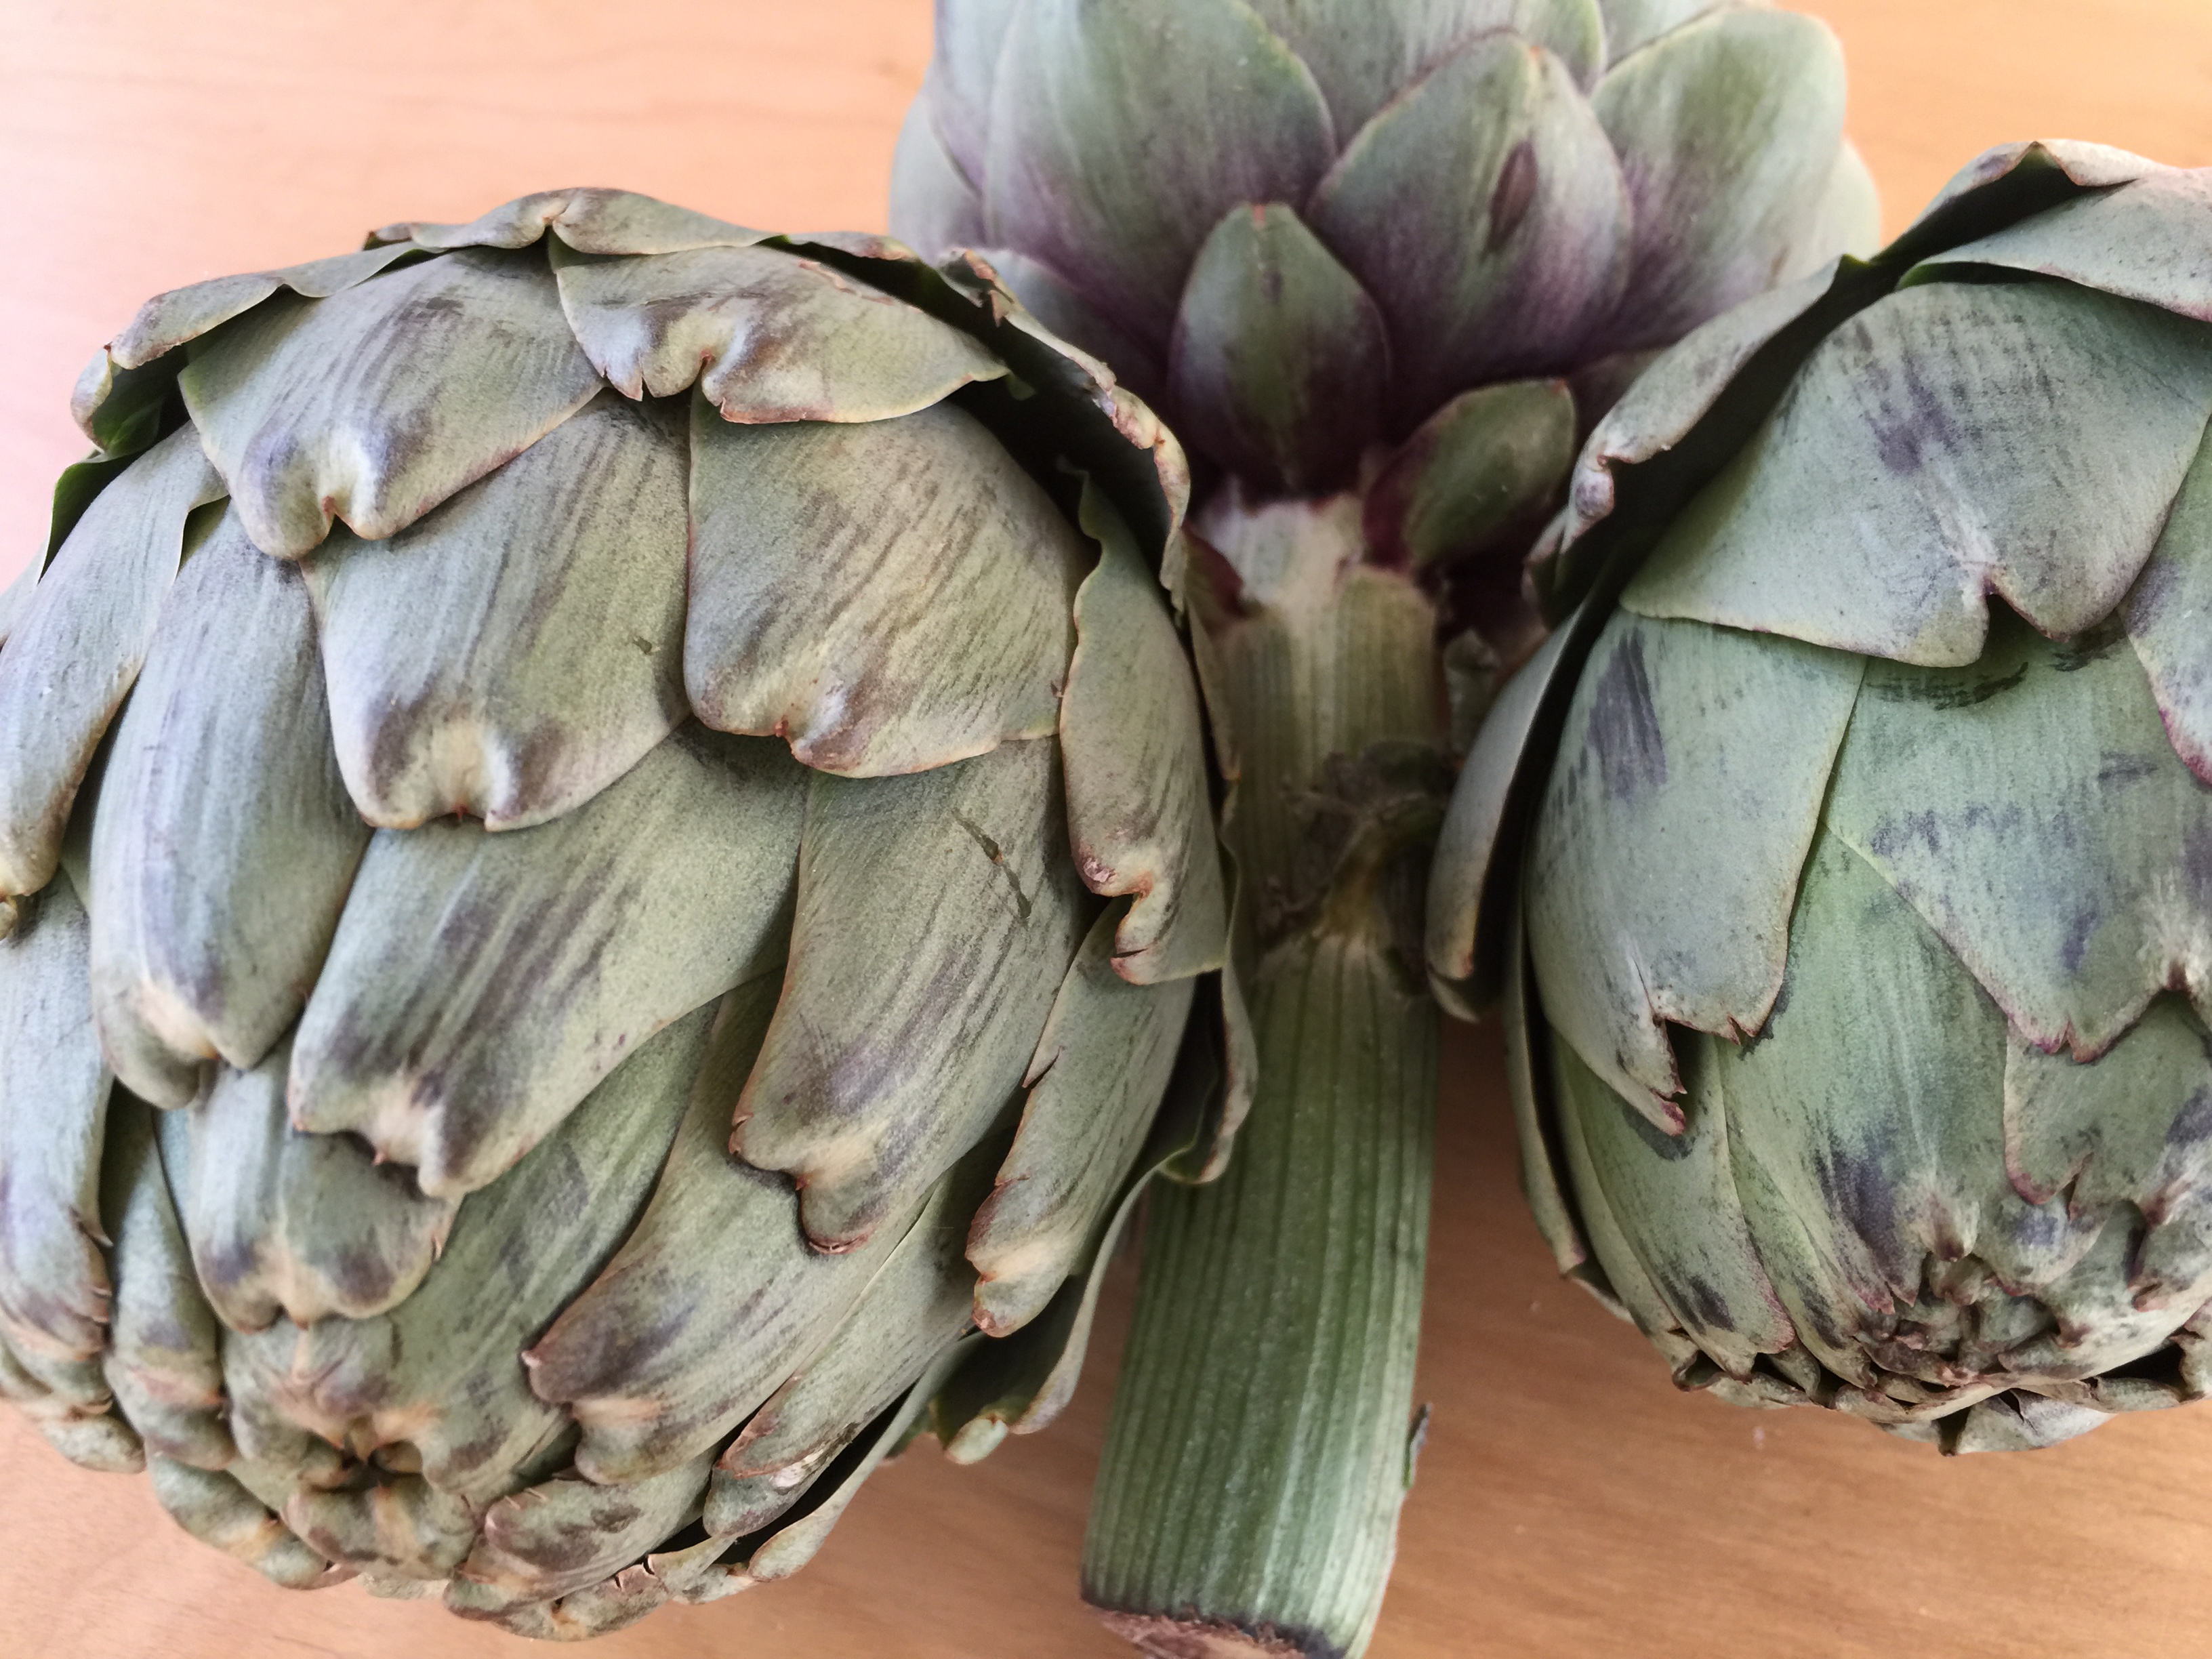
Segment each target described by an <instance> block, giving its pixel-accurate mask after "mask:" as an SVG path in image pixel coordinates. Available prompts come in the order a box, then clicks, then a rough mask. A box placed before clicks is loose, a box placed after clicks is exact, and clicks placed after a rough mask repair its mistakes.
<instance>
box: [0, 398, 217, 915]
mask: <svg viewBox="0 0 2212 1659" xmlns="http://www.w3.org/2000/svg"><path fill="white" fill-rule="evenodd" d="M221 496H222V480H221V479H219V478H218V477H216V474H215V471H214V469H212V468H211V467H210V466H209V465H208V464H207V460H206V459H205V458H204V456H203V455H202V454H201V453H200V446H199V440H198V437H197V435H195V434H194V433H193V431H192V430H191V428H189V427H185V428H180V429H179V430H178V431H176V432H173V433H171V434H170V435H169V436H167V438H165V439H163V440H162V441H161V442H160V443H158V444H156V445H155V446H154V447H153V448H151V449H149V450H148V451H147V452H146V453H144V454H143V455H141V456H139V457H138V458H137V459H136V460H135V461H133V462H131V465H129V466H128V467H126V468H125V469H124V471H123V472H122V473H121V474H120V476H118V477H117V478H116V479H115V480H114V482H113V483H110V484H109V485H108V486H107V488H106V489H104V490H103V491H101V492H100V495H99V496H98V497H97V498H95V499H94V501H93V503H92V505H91V506H90V507H88V508H87V509H86V510H85V513H84V516H83V517H82V518H81V519H79V520H77V522H76V528H75V529H74V530H72V531H70V535H69V539H68V540H67V541H65V542H64V543H63V544H62V547H61V550H60V551H59V552H58V553H57V554H55V556H54V559H53V562H52V564H51V565H50V566H49V567H48V568H47V569H46V574H44V575H43V576H42V577H40V578H39V579H38V585H37V586H34V587H33V588H32V589H31V590H30V592H29V593H28V595H27V597H26V598H25V599H24V601H23V604H22V609H21V612H20V613H19V614H18V615H17V617H15V625H14V628H13V629H12V631H11V632H10V634H9V638H8V648H7V650H6V651H5V652H4V653H0V921H4V920H5V919H6V917H7V916H8V915H9V914H10V911H9V905H8V901H9V900H10V899H13V898H15V897H18V896H21V895H23V894H25V893H35V892H37V891H38V890H39V889H40V888H41V887H43V886H45V885H46V883H47V881H48V880H49V879H51V878H52V875H53V873H54V866H55V863H56V861H57V860H58V859H59V858H60V856H61V846H62V834H63V831H64V829H65V828H66V827H67V825H68V823H69V817H70V806H71V805H73V804H74V802H75V801H76V793H77V787H78V786H79V784H81V783H82V781H83V779H84V775H85V770H86V769H87V768H88V767H89V766H90V765H91V764H92V757H93V751H94V750H95V749H97V748H98V747H99V746H100V738H101V737H102V736H103V735H105V733H106V731H107V727H108V723H109V722H110V721H111V720H113V719H114V718H115V711H116V710H117V709H118V708H120V707H121V706H122V703H123V699H124V697H125V695H126V694H127V693H128V692H129V691H130V690H131V684H132V683H133V682H134V681H136V680H137V678H138V669H139V665H141V664H142V663H143V662H144V661H145V659H146V651H147V647H149V645H150V644H151V643H152V641H153V638H154V633H155V622H156V619H157V618H158V617H159V616H160V614H161V604H162V601H163V599H166V598H167V594H168V592H169V587H170V584H171V583H172V582H173V580H175V577H176V574H177V562H178V561H179V558H181V557H182V556H183V553H184V547H185V519H186V518H187V516H188V515H189V514H190V513H191V511H192V509H193V508H194V507H202V506H204V505H205V504H206V503H208V502H210V501H216V500H218V499H220V498H221Z"/></svg>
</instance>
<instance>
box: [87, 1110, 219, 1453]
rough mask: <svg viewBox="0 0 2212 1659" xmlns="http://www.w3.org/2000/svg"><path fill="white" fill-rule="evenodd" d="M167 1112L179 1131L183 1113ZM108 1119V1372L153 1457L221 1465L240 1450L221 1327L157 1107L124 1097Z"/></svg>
mask: <svg viewBox="0 0 2212 1659" xmlns="http://www.w3.org/2000/svg"><path fill="white" fill-rule="evenodd" d="M162 1116H163V1125H162V1127H163V1129H164V1130H167V1131H168V1132H169V1133H171V1135H172V1138H173V1137H174V1133H175V1131H176V1130H179V1129H182V1128H183V1127H184V1123H183V1120H182V1119H181V1118H179V1117H177V1116H176V1115H174V1114H163V1115H162ZM108 1118H109V1121H108V1129H107V1144H106V1148H105V1152H104V1154H103V1157H102V1160H101V1169H100V1188H101V1191H100V1210H101V1213H102V1214H103V1215H105V1216H106V1217H107V1218H108V1221H109V1225H110V1227H111V1229H112V1231H113V1233H114V1235H115V1243H114V1248H113V1250H112V1261H113V1265H114V1278H115V1290H114V1298H113V1301H112V1303H111V1304H110V1307H109V1335H108V1340H109V1344H110V1346H109V1348H108V1352H107V1355H106V1360H105V1362H104V1364H103V1366H102V1370H103V1371H104V1372H105V1375H106V1379H107V1383H108V1386H109V1387H110V1388H111V1389H113V1390H114V1393H115V1402H116V1405H117V1407H118V1409H119V1410H120V1411H121V1412H122V1413H123V1415H124V1416H125V1417H126V1418H127V1419H130V1421H131V1425H132V1426H133V1427H135V1428H136V1429H137V1431H138V1432H139V1434H140V1435H141V1436H142V1437H143V1438H144V1440H145V1443H146V1449H147V1452H148V1454H149V1456H150V1457H153V1458H156V1459H159V1458H171V1459H174V1460H175V1461H177V1462H181V1463H186V1464H190V1465H191V1466H192V1467H193V1468H202V1469H219V1468H222V1467H223V1466H224V1465H225V1464H227V1463H228V1462H231V1460H232V1459H233V1458H234V1457H235V1456H236V1455H237V1448H236V1446H235V1445H234V1443H233V1442H232V1440H231V1437H230V1431H229V1430H228V1428H226V1427H225V1426H224V1425H223V1403H224V1402H223V1397H222V1351H221V1346H220V1333H219V1331H218V1329H217V1327H216V1317H215V1310H213V1309H211V1308H210V1307H209V1305H208V1301H207V1297H206V1296H205V1295H204V1294H203V1293H202V1291H201V1290H200V1285H199V1280H198V1279H197V1277H196V1276H195V1275H194V1273H193V1272H192V1259H191V1251H190V1250H189V1249H188V1248H187V1247H186V1245H185V1235H184V1231H183V1228H182V1225H181V1224H180V1223H179V1220H178V1218H177V1207H176V1202H175V1199H174V1197H173V1194H172V1193H171V1191H170V1186H169V1175H168V1171H167V1168H166V1166H165V1164H164V1160H163V1158H162V1156H161V1148H160V1146H158V1144H157V1142H156V1139H155V1133H156V1132H155V1126H154V1123H153V1121H152V1118H153V1111H152V1109H151V1108H149V1106H147V1105H146V1103H144V1102H143V1101H139V1100H134V1099H132V1098H131V1097H130V1096H128V1095H118V1097H116V1099H115V1101H114V1102H113V1103H112V1106H111V1107H110V1109H109V1113H108ZM172 1125H173V1126H174V1127H173V1128H172V1127H171V1126H172Z"/></svg>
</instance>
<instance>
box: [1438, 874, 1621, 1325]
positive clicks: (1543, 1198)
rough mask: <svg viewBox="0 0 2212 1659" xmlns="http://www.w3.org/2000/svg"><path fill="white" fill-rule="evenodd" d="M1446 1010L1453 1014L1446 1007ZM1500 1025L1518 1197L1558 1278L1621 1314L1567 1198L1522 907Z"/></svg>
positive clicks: (1510, 927) (1509, 947) (1508, 942)
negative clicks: (1517, 1159) (1596, 1274)
mask: <svg viewBox="0 0 2212 1659" xmlns="http://www.w3.org/2000/svg"><path fill="white" fill-rule="evenodd" d="M1437 1000H1439V1001H1443V999H1442V998H1439V999H1437ZM1445 1007H1446V1009H1447V1011H1448V1012H1455V1011H1453V1010H1452V1009H1451V1005H1450V1004H1449V1003H1446V1004H1445ZM1498 1023H1499V1024H1500V1025H1501V1026H1502V1027H1503V1036H1504V1039H1505V1085H1506V1089H1507V1091H1508V1092H1509V1093H1510V1096H1511V1098H1512V1102H1513V1132H1514V1139H1515V1141H1516V1143H1517V1144H1518V1146H1519V1148H1520V1152H1521V1191H1522V1195H1523V1196H1524V1197H1525V1198H1527V1200H1528V1212H1529V1215H1530V1218H1532V1219H1533V1220H1534V1222H1535V1224H1536V1231H1538V1232H1539V1233H1541V1235H1542V1236H1543V1239H1544V1243H1546V1244H1547V1245H1548V1246H1550V1247H1551V1251H1552V1260H1553V1261H1554V1262H1556V1263H1557V1264H1558V1266H1559V1273H1560V1276H1561V1277H1562V1278H1566V1277H1569V1276H1572V1277H1577V1278H1579V1279H1582V1280H1583V1283H1584V1284H1585V1285H1589V1286H1590V1288H1591V1291H1592V1294H1594V1295H1596V1296H1597V1297H1598V1299H1599V1300H1600V1301H1601V1302H1604V1303H1606V1304H1607V1305H1608V1306H1610V1307H1612V1308H1613V1309H1614V1310H1616V1311H1619V1310H1620V1304H1619V1301H1618V1299H1617V1298H1615V1297H1613V1295H1612V1293H1611V1290H1610V1287H1607V1288H1605V1289H1603V1290H1601V1289H1600V1288H1599V1287H1598V1285H1596V1284H1595V1282H1594V1280H1593V1275H1592V1274H1591V1273H1590V1268H1589V1263H1590V1247H1589V1240H1588V1239H1587V1238H1585V1237H1583V1225H1582V1221H1581V1218H1580V1217H1579V1216H1578V1215H1577V1212H1576V1206H1575V1203H1574V1200H1572V1199H1571V1198H1569V1197H1568V1195H1567V1194H1568V1187H1567V1183H1566V1179H1565V1170H1564V1168H1563V1166H1564V1164H1565V1155H1564V1153H1563V1152H1562V1151H1561V1149H1560V1146H1559V1132H1558V1128H1557V1125H1556V1122H1555V1121H1554V1119H1555V1115H1556V1113H1557V1110H1558V1108H1557V1105H1556V1103H1555V1097H1554V1088H1555V1083H1554V1079H1553V1076H1552V1065H1551V1056H1550V1054H1549V1053H1548V1052H1547V1046H1546V1045H1547V1037H1548V1033H1549V1028H1548V1027H1547V1025H1546V1024H1544V1021H1543V1016H1542V1014H1541V1012H1540V1011H1539V1010H1538V1009H1537V1007H1536V1006H1535V998H1534V986H1533V985H1532V984H1531V983H1530V969H1529V966H1528V930H1527V928H1526V927H1524V926H1523V924H1522V913H1521V907H1520V905H1519V903H1518V902H1516V903H1515V904H1514V906H1513V908H1512V910H1511V912H1510V915H1509V917H1508V920H1507V921H1506V924H1505V985H1504V994H1503V996H1502V997H1501V999H1500V1001H1499V1006H1498ZM1577 1063H1579V1062H1577Z"/></svg>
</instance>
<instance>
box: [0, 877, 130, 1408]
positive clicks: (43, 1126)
mask: <svg viewBox="0 0 2212 1659" xmlns="http://www.w3.org/2000/svg"><path fill="white" fill-rule="evenodd" d="M90 932H91V929H90V927H89V924H88V922H87V921H86V918H85V913H84V907H83V906H82V904H80V903H79V902H77V896H76V889H75V887H74V885H73V884H71V883H70V881H68V880H67V879H64V880H61V881H58V882H55V883H53V884H51V885H50V886H48V887H47V888H46V890H45V891H44V892H42V893H41V894H40V895H39V896H38V898H37V899H36V900H35V901H34V902H32V903H27V904H26V905H25V906H24V915H23V919H22V920H21V921H20V922H18V923H17V925H16V927H15V932H14V933H11V934H10V935H9V937H8V938H6V939H0V1054H4V1055H5V1056H6V1057H7V1064H6V1065H5V1066H0V1335H4V1336H5V1337H6V1339H7V1340H8V1342H9V1344H10V1345H11V1346H13V1347H14V1348H15V1351H16V1352H17V1355H18V1357H19V1358H21V1359H22V1360H23V1361H24V1362H25V1364H27V1365H29V1366H30V1367H31V1368H32V1370H33V1374H34V1375H39V1376H40V1380H41V1381H42V1382H44V1383H46V1385H47V1386H48V1387H50V1388H52V1387H54V1386H56V1384H57V1383H58V1382H59V1381H60V1380H61V1377H60V1376H58V1375H55V1374H48V1373H47V1372H46V1367H45V1366H44V1365H42V1364H41V1363H40V1362H42V1361H43V1362H48V1364H58V1365H64V1366H66V1365H69V1364H70V1363H71V1362H79V1361H86V1360H90V1359H92V1358H94V1357H95V1356H96V1355H98V1354H99V1353H100V1351H101V1350H102V1349H103V1348H104V1347H105V1346H106V1340H107V1318H108V1297H109V1289H108V1277H107V1263H106V1260H105V1259H104V1258H103V1256H102V1255H101V1253H100V1245H101V1244H103V1243H106V1242H107V1241H106V1234H105V1233H103V1232H102V1231H101V1228H100V1149H101V1145H102V1142H103V1140H104V1139H105V1138H106V1125H107V1110H108V1095H109V1093H110V1089H111V1077H110V1074H109V1072H108V1069H107V1062H106V1060H105V1059H104V1058H103V1057H102V1055H101V1054H100V1039H99V1037H98V1036H97V1035H96V1033H95V1032H94V1029H93V1023H92V1006H91V1002H90V1000H89V998H88V996H87V994H86V990H85V982H86V981H85V972H86V969H85V963H86V959H87V956H88V946H89V935H90ZM75 1374H76V1373H74V1372H70V1373H67V1375H72V1376H73V1375H75ZM89 1376H90V1378H91V1379H92V1380H91V1383H90V1387H89V1389H70V1390H69V1391H70V1392H71V1393H72V1394H76V1395H78V1396H79V1397H81V1398H88V1400H89V1401H99V1400H102V1399H103V1398H104V1396H105V1395H106V1387H105V1385H104V1384H101V1383H99V1382H98V1381H97V1378H98V1368H97V1367H96V1366H94V1367H91V1368H89Z"/></svg>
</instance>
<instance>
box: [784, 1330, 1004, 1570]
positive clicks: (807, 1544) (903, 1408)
mask: <svg viewBox="0 0 2212 1659" xmlns="http://www.w3.org/2000/svg"><path fill="white" fill-rule="evenodd" d="M978 1340H981V1339H978V1338H973V1337H971V1338H969V1340H968V1341H967V1342H960V1343H955V1344H953V1345H952V1346H951V1347H949V1348H947V1349H946V1350H945V1352H944V1353H942V1354H940V1355H939V1357H938V1358H937V1360H936V1361H935V1363H934V1364H932V1365H931V1366H930V1368H929V1369H928V1370H926V1371H924V1372H923V1373H922V1375H921V1379H920V1380H919V1381H918V1382H916V1383H915V1385H914V1387H913V1388H912V1389H910V1390H908V1393H907V1395H905V1397H904V1398H903V1399H902V1400H900V1401H896V1403H895V1404H894V1405H892V1407H890V1409H889V1410H887V1411H886V1412H884V1414H883V1415H882V1416H880V1417H878V1419H876V1420H875V1421H874V1422H873V1423H872V1424H870V1425H868V1428H867V1431H866V1432H865V1433H864V1434H863V1435H862V1436H861V1437H860V1439H859V1440H858V1441H857V1442H856V1443H854V1446H853V1447H852V1448H850V1449H849V1450H848V1455H847V1456H846V1457H844V1458H841V1459H840V1460H839V1461H838V1465H837V1467H836V1468H832V1469H830V1470H829V1471H828V1472H827V1474H826V1475H825V1478H824V1479H823V1480H820V1481H818V1482H817V1483H816V1487H815V1490H814V1491H812V1492H809V1493H808V1494H807V1497H808V1500H809V1501H808V1504H807V1507H806V1510H805V1513H804V1514H801V1515H799V1516H793V1517H791V1518H789V1519H787V1520H786V1521H784V1522H782V1523H781V1525H780V1526H778V1527H776V1528H775V1529H774V1530H772V1531H770V1532H769V1534H768V1535H767V1537H765V1538H763V1539H759V1540H757V1541H753V1542H752V1547H751V1548H750V1553H749V1554H748V1555H747V1557H746V1560H745V1575H746V1577H748V1578H750V1580H751V1581H752V1582H753V1583H773V1582H774V1581H775V1580H776V1579H779V1578H788V1577H791V1575H792V1574H793V1573H794V1572H797V1571H799V1569H800V1568H801V1567H803V1566H805V1565H806V1564H807V1563H808V1562H809V1561H811V1560H812V1559H814V1557H815V1556H816V1554H817V1553H819V1552H820V1550H821V1548H822V1546H823V1544H824V1543H826V1542H828V1541H829V1533H830V1529H831V1528H834V1527H835V1526H836V1524H837V1522H838V1519H839V1517H840V1516H842V1515H843V1514H844V1512H845V1510H846V1508H847V1506H848V1505H849V1504H851V1503H852V1501H853V1499H854V1498H855V1497H857V1496H858V1495H859V1493H860V1487H861V1486H863V1485H864V1484H865V1483H866V1480H867V1478H868V1477H869V1476H870V1475H872V1474H874V1473H875V1472H876V1470H877V1469H878V1468H879V1467H881V1465H882V1464H883V1462H884V1459H885V1458H887V1457H890V1455H892V1454H893V1453H894V1452H895V1451H896V1450H897V1449H899V1448H900V1447H902V1446H904V1445H905V1444H906V1443H907V1441H908V1438H910V1436H909V1434H908V1429H909V1428H910V1427H911V1426H912V1425H914V1423H915V1419H918V1418H919V1417H920V1416H921V1413H922V1411H923V1408H924V1407H926V1406H927V1404H928V1402H929V1401H930V1399H931V1398H932V1397H933V1395H934V1394H935V1393H936V1390H937V1389H938V1388H939V1386H940V1385H941V1384H942V1383H943V1381H944V1379H945V1376H946V1375H947V1374H948V1373H949V1372H950V1371H951V1369H952V1368H953V1367H954V1366H955V1365H957V1364H958V1363H959V1362H960V1361H961V1359H963V1358H965V1357H966V1354H967V1352H968V1349H969V1343H973V1342H975V1341H978ZM855 1454H857V1455H855Z"/></svg>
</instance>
